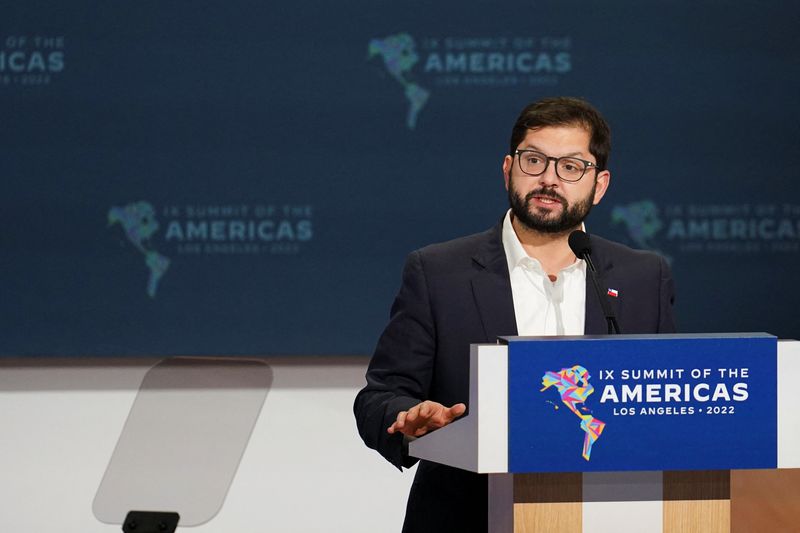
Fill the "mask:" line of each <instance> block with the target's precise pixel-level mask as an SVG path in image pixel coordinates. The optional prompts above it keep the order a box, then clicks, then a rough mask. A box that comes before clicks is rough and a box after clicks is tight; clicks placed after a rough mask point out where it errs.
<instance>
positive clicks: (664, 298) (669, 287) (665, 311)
mask: <svg viewBox="0 0 800 533" xmlns="http://www.w3.org/2000/svg"><path fill="white" fill-rule="evenodd" d="M658 259H659V266H660V270H661V276H660V288H659V302H660V306H659V317H658V333H675V332H676V331H677V327H676V325H675V313H674V309H673V306H674V305H675V282H674V281H673V280H672V270H671V269H670V267H669V264H668V263H667V261H666V259H664V258H663V257H659V258H658Z"/></svg>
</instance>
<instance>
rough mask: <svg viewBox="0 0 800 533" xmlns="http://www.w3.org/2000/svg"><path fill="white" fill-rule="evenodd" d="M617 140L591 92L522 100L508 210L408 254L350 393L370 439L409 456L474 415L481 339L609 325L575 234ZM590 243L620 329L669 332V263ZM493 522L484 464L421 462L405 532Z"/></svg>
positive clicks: (482, 527) (396, 456) (399, 457)
mask: <svg viewBox="0 0 800 533" xmlns="http://www.w3.org/2000/svg"><path fill="white" fill-rule="evenodd" d="M610 147H611V142H610V130H609V127H608V124H607V123H606V121H605V119H604V118H603V117H602V116H601V115H600V113H599V112H598V111H597V110H596V109H595V108H594V107H592V106H591V105H590V104H589V103H588V102H586V101H584V100H581V99H578V98H567V97H559V98H548V99H544V100H540V101H538V102H535V103H533V104H530V105H528V106H527V107H525V108H524V109H523V110H522V112H521V114H520V115H519V117H518V118H517V121H516V123H515V124H514V127H513V129H512V131H511V141H510V145H509V151H508V154H507V155H506V156H505V157H504V159H503V164H502V168H503V175H504V179H505V187H506V190H507V191H508V198H509V204H510V209H509V210H508V212H507V213H505V215H504V216H503V217H502V219H501V220H500V221H499V222H498V223H497V224H496V225H495V226H494V227H492V228H490V229H489V230H487V231H485V232H483V233H479V234H475V235H470V236H466V237H462V238H459V239H455V240H453V241H449V242H445V243H440V244H433V245H430V246H427V247H425V248H422V249H420V250H417V251H415V252H412V253H411V254H410V255H409V256H408V259H407V260H406V264H405V267H404V270H403V277H402V285H401V287H400V290H399V292H398V294H397V297H396V298H395V301H394V304H393V305H392V309H391V318H390V320H389V323H388V325H387V326H386V329H385V330H384V332H383V334H382V335H381V337H380V340H379V341H378V345H377V347H376V349H375V353H374V355H373V357H372V360H371V362H370V365H369V369H368V371H367V375H366V379H367V385H366V386H365V387H364V388H363V389H362V390H361V391H360V392H359V394H358V396H357V397H356V400H355V406H354V410H355V415H356V420H357V424H358V428H359V433H360V434H361V437H362V438H363V439H364V441H365V442H366V444H367V445H368V446H369V447H371V448H374V449H376V450H377V451H378V452H380V453H381V455H383V456H384V457H385V458H386V459H387V460H389V461H390V462H391V463H392V464H394V465H395V466H397V467H398V468H400V469H402V468H404V467H406V468H407V467H410V466H412V465H413V464H414V463H415V462H416V459H414V458H412V457H409V455H408V453H407V449H408V442H409V440H410V439H414V438H417V437H420V436H422V435H424V434H425V433H427V432H429V431H432V430H435V429H437V428H439V427H442V426H443V425H446V424H448V423H450V422H452V421H453V420H454V419H456V418H457V417H459V416H462V415H463V414H464V413H465V411H466V409H467V408H468V406H467V405H466V401H467V399H468V395H469V345H470V344H472V343H494V342H496V339H497V337H499V336H507V335H582V334H605V333H607V332H608V331H607V322H606V313H605V312H604V311H603V308H602V307H601V304H600V300H599V299H598V295H597V294H596V293H595V292H594V289H593V285H592V284H591V283H590V282H589V279H588V276H587V262H586V261H585V260H584V259H579V258H578V257H576V253H574V252H573V250H572V249H571V248H570V245H569V243H568V238H569V235H570V234H571V233H572V232H573V231H575V230H579V229H583V228H584V225H583V221H584V219H585V218H586V216H587V215H588V214H589V211H590V210H591V208H592V206H594V205H597V204H598V203H599V202H600V201H601V200H602V198H603V197H604V196H605V194H606V192H607V191H608V187H609V184H610V180H611V173H610V171H609V170H608V167H607V162H608V157H609V152H610ZM588 242H589V245H590V249H591V259H592V262H593V263H594V266H595V268H596V270H597V274H598V276H599V278H600V280H601V281H600V283H602V285H601V287H602V291H603V292H605V291H606V290H607V294H604V295H603V297H604V298H606V299H607V300H608V303H609V306H606V307H607V308H608V307H610V309H611V310H612V312H613V313H615V317H616V319H617V323H618V324H619V327H620V329H622V330H623V331H624V332H625V333H670V332H674V331H675V323H674V319H673V312H672V304H673V301H674V287H673V282H672V276H671V273H670V269H669V266H668V265H667V263H666V261H665V260H664V259H663V258H662V257H660V256H658V255H656V254H654V253H651V252H646V251H637V250H632V249H630V248H627V247H625V246H623V245H621V244H617V243H614V242H611V241H607V240H605V239H602V238H600V237H597V236H595V235H592V236H591V237H590V238H589V241H588ZM606 288H607V289H606ZM487 521H488V516H487V479H486V476H485V475H480V474H474V473H471V472H466V471H463V470H459V469H456V468H451V467H448V466H444V465H439V464H436V463H432V462H428V461H420V464H419V466H418V468H417V473H416V477H415V479H414V483H413V485H412V488H411V493H410V495H409V499H408V506H407V510H406V519H405V523H404V526H403V531H404V532H406V533H419V532H436V533H441V532H444V531H459V532H476V533H477V532H485V531H486V530H487V527H488V525H487Z"/></svg>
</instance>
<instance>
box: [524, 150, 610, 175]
mask: <svg viewBox="0 0 800 533" xmlns="http://www.w3.org/2000/svg"><path fill="white" fill-rule="evenodd" d="M514 155H516V156H519V169H520V170H521V171H522V172H524V173H525V174H527V175H529V176H541V175H542V174H544V173H545V172H546V171H547V167H548V166H549V165H550V161H553V162H554V163H555V165H556V176H558V179H560V180H561V181H566V182H569V183H575V182H576V181H580V179H581V178H582V177H583V175H584V174H586V171H587V170H589V169H590V168H593V169H595V170H600V167H598V166H597V164H595V163H592V162H591V161H586V160H585V159H578V158H577V157H550V156H549V155H547V154H543V153H542V152H537V151H536V150H517V151H515V152H514Z"/></svg>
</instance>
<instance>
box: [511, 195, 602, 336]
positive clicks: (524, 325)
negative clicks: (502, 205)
mask: <svg viewBox="0 0 800 533" xmlns="http://www.w3.org/2000/svg"><path fill="white" fill-rule="evenodd" d="M502 238H503V248H504V249H505V252H506V261H508V272H509V273H510V275H511V294H512V296H513V298H514V315H515V316H516V318H517V332H518V334H519V335H523V336H528V335H583V327H584V322H585V320H586V262H585V261H583V260H582V259H576V260H575V262H574V263H572V264H571V265H569V266H568V267H566V268H564V269H562V270H561V272H559V273H558V275H557V278H556V280H555V281H551V280H550V278H549V276H548V275H547V272H545V271H544V269H543V268H542V264H541V263H540V262H539V261H538V260H537V259H534V258H533V257H530V256H528V254H527V253H526V252H525V249H524V248H523V247H522V243H520V242H519V238H518V237H517V234H516V232H515V231H514V227H513V226H512V225H511V210H509V211H508V212H507V213H506V218H505V220H504V221H503V237H502Z"/></svg>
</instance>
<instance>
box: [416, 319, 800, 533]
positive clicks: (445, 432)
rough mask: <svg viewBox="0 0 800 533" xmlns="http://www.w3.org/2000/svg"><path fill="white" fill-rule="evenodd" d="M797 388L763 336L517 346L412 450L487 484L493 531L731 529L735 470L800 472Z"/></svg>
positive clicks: (476, 377)
mask: <svg viewBox="0 0 800 533" xmlns="http://www.w3.org/2000/svg"><path fill="white" fill-rule="evenodd" d="M798 385H800V342H797V341H778V340H777V339H776V338H775V337H773V336H771V335H767V334H763V333H748V334H716V335H712V334H703V335H657V336H654V335H649V336H648V335H617V336H582V337H508V338H503V339H500V341H499V342H498V344H494V345H473V346H472V348H471V354H470V395H469V410H468V413H467V415H466V416H465V417H463V418H462V419H459V420H457V421H455V422H453V423H452V424H450V425H448V426H446V427H444V428H441V429H439V430H437V431H434V432H432V433H430V434H429V435H426V436H424V437H422V438H419V439H417V440H415V441H414V442H412V443H411V444H410V448H409V451H410V453H411V455H412V456H415V457H418V458H421V459H427V460H430V461H435V462H438V463H442V464H447V465H450V466H454V467H457V468H463V469H466V470H470V471H473V472H478V473H486V474H489V502H488V505H489V516H490V519H489V521H490V524H489V531H490V532H491V533H511V532H527V531H536V532H542V531H557V532H565V533H566V532H572V531H576V532H583V533H591V532H596V531H613V532H615V533H620V532H625V531H631V532H634V531H635V532H637V533H643V532H647V531H654V532H656V531H657V532H660V531H698V532H701V531H702V532H727V531H730V530H731V524H730V471H731V470H740V469H791V468H800V406H799V402H798V401H797V399H796V394H797V391H800V388H799V387H798Z"/></svg>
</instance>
